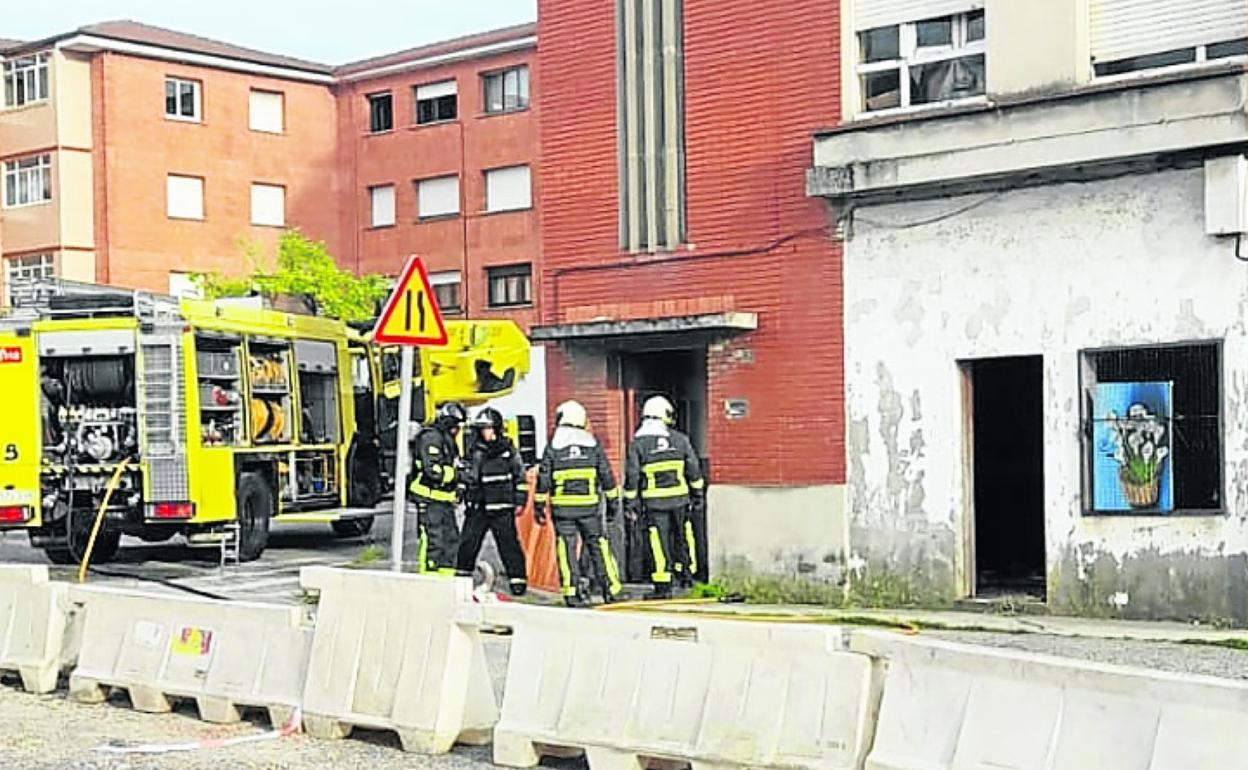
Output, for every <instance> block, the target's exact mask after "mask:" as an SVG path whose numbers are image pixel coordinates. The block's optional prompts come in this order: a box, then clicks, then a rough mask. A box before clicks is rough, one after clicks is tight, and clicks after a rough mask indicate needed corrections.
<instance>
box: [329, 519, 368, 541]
mask: <svg viewBox="0 0 1248 770" xmlns="http://www.w3.org/2000/svg"><path fill="white" fill-rule="evenodd" d="M330 526H331V527H333V528H334V534H335V535H337V536H338V537H343V538H346V537H362V536H363V535H367V534H368V533H369V530H371V529H372V528H373V517H372V516H363V517H361V518H358V519H346V520H345V521H335V522H332V523H331V524H330Z"/></svg>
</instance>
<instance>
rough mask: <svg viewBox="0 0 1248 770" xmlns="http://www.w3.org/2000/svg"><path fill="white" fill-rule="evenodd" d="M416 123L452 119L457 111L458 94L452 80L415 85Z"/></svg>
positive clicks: (421, 123)
mask: <svg viewBox="0 0 1248 770" xmlns="http://www.w3.org/2000/svg"><path fill="white" fill-rule="evenodd" d="M415 91H416V123H417V124H418V125H422V126H423V125H426V124H429V123H440V122H442V121H444V120H454V119H455V118H456V116H457V115H458V113H459V96H458V91H457V89H456V85H455V81H454V80H447V81H444V82H441V83H430V84H429V85H425V86H417V87H416V89H415Z"/></svg>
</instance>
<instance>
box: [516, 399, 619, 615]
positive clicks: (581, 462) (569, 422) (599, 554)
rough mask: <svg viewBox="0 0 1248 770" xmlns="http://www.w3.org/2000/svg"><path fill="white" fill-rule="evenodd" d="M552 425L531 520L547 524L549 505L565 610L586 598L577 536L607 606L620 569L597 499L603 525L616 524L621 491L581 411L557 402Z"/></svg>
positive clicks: (616, 590)
mask: <svg viewBox="0 0 1248 770" xmlns="http://www.w3.org/2000/svg"><path fill="white" fill-rule="evenodd" d="M555 424H556V428H555V433H554V435H553V436H552V437H551V439H550V445H549V446H547V447H546V452H545V453H544V454H543V455H542V462H541V466H540V468H539V470H538V476H537V494H536V495H535V497H534V499H535V501H536V502H537V507H536V508H535V509H534V513H533V516H534V518H535V519H536V520H537V523H538V524H539V525H540V524H545V523H546V515H545V504H546V502H547V501H549V502H550V509H551V518H553V519H554V523H555V555H556V557H557V559H556V560H557V561H558V564H559V583H560V587H561V589H562V592H563V600H564V603H565V604H567V605H568V606H569V607H582V606H584V605H585V597H584V596H582V595H581V593H580V579H581V569H580V564H579V560H578V559H577V536H578V535H579V536H580V545H581V547H582V548H584V549H586V550H587V551H588V552H589V556H590V563H591V564H592V565H593V570H594V578H595V580H596V581H597V582H598V586H599V587H600V588H601V589H602V598H603V601H605V602H608V603H610V602H613V601H615V600H616V598H617V597H619V595H620V591H621V589H622V586H621V585H620V570H619V567H618V566H616V563H615V557H614V556H612V555H611V546H610V544H609V543H608V542H607V538H606V536H605V535H604V534H603V527H602V518H601V515H600V514H599V512H598V504H599V500H600V498H602V497H605V498H606V501H607V521H608V523H610V522H612V521H614V520H615V518H616V515H617V514H618V510H619V507H620V489H619V487H617V486H616V484H615V474H614V473H612V472H611V466H610V465H609V464H608V463H607V457H606V454H605V453H604V452H603V451H602V447H601V446H599V445H598V441H597V440H596V439H595V438H594V437H593V434H591V433H590V432H589V430H588V429H587V425H588V417H587V416H586V414H585V407H583V406H581V405H580V404H579V403H577V402H575V401H566V402H564V403H563V404H560V405H559V408H558V409H557V410H556V411H555Z"/></svg>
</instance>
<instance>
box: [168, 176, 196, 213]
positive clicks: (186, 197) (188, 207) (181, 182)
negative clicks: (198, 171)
mask: <svg viewBox="0 0 1248 770" xmlns="http://www.w3.org/2000/svg"><path fill="white" fill-rule="evenodd" d="M165 210H166V212H167V213H168V215H169V216H171V217H174V218H175V219H203V218H204V180H202V179H200V178H199V177H194V176H174V175H173V174H170V175H169V177H168V179H167V181H166V185H165Z"/></svg>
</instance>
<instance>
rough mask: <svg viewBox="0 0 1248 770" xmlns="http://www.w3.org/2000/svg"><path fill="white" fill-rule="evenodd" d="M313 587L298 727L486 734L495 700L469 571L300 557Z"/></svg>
mask: <svg viewBox="0 0 1248 770" xmlns="http://www.w3.org/2000/svg"><path fill="white" fill-rule="evenodd" d="M300 582H301V583H302V584H303V586H304V587H305V588H308V589H313V590H319V591H320V602H319V604H318V609H317V616H316V631H315V637H314V641H313V645H312V656H311V662H310V664H309V667H308V675H307V681H306V685H305V687H304V691H303V704H304V717H303V719H304V728H305V729H306V730H307V731H308V733H309V734H311V735H313V736H314V737H318V738H344V737H346V736H347V735H349V734H350V732H351V729H352V727H353V726H359V727H367V728H373V729H382V730H393V731H395V732H396V733H398V735H399V739H400V741H401V742H402V745H403V749H404V750H406V751H419V752H424V753H445V752H447V751H450V749H451V747H452V746H453V745H454V744H455V743H481V742H488V740H489V737H490V731H491V729H492V728H493V726H494V723H495V722H496V721H497V718H498V706H497V703H496V701H495V699H494V691H493V688H492V686H491V684H490V679H489V672H488V670H487V668H486V660H485V651H484V648H483V646H482V643H481V639H480V635H479V628H480V624H481V617H480V606H479V605H476V604H474V603H473V600H472V581H471V580H470V579H468V578H448V577H433V576H426V575H411V574H402V573H392V572H380V571H363V570H346V569H332V568H328V567H308V568H305V569H304V570H303V571H302V573H301V575H300Z"/></svg>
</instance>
